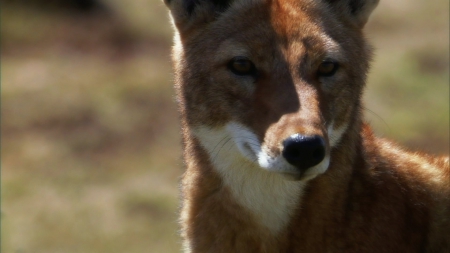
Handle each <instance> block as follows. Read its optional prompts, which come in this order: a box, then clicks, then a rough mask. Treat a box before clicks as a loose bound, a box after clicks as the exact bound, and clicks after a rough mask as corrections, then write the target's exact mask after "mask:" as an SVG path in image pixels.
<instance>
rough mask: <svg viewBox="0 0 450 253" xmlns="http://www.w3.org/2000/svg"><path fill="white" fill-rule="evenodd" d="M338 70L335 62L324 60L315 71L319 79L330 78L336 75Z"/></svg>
mask: <svg viewBox="0 0 450 253" xmlns="http://www.w3.org/2000/svg"><path fill="white" fill-rule="evenodd" d="M338 68H339V64H338V63H337V62H335V61H331V60H325V61H323V62H322V63H321V64H320V65H319V68H318V69H317V74H318V75H319V76H321V77H328V76H332V75H334V74H335V73H336V71H337V70H338Z"/></svg>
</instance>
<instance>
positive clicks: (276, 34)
mask: <svg viewBox="0 0 450 253" xmlns="http://www.w3.org/2000/svg"><path fill="white" fill-rule="evenodd" d="M377 3H378V1H377V0H231V1H227V0H166V5H167V6H168V7H169V9H170V11H171V16H172V20H173V24H174V26H175V28H176V31H177V32H176V36H175V47H174V55H173V58H174V62H175V72H176V85H175V86H176V89H177V93H178V100H179V103H180V111H181V114H182V118H183V122H184V124H185V125H186V126H187V128H188V129H189V130H188V132H189V133H187V135H191V136H192V138H196V139H198V140H199V141H200V143H201V144H202V146H203V147H204V148H205V149H206V150H207V151H208V152H209V154H210V156H211V159H214V157H217V152H225V153H227V154H226V155H224V154H222V157H227V158H226V159H229V160H234V161H236V160H239V161H240V159H242V160H245V161H247V162H249V163H251V164H254V165H255V166H256V167H258V168H259V169H263V170H267V171H271V172H275V173H279V174H282V175H286V176H287V177H289V178H294V179H300V180H308V179H311V178H314V177H315V176H317V175H319V174H321V173H323V172H325V171H326V170H327V168H328V166H329V163H330V152H331V150H332V149H333V148H334V147H336V146H337V145H339V143H340V141H341V139H342V137H343V136H344V135H345V133H347V132H348V131H351V127H350V126H352V125H354V124H355V121H357V120H358V119H359V118H360V115H359V114H360V103H361V101H360V100H361V95H362V90H363V87H364V83H365V79H366V73H367V69H368V65H369V60H370V47H369V46H367V44H366V42H365V41H364V39H363V37H364V36H363V35H362V28H363V26H364V24H365V23H366V22H367V19H368V17H369V15H370V13H371V12H372V10H373V9H374V8H375V6H376V5H377ZM229 140H231V141H229ZM221 142H223V143H221ZM224 143H226V144H224ZM225 145H231V146H230V147H227V148H224V146H225ZM217 150H219V151H217ZM218 157H221V156H220V155H219V156H218Z"/></svg>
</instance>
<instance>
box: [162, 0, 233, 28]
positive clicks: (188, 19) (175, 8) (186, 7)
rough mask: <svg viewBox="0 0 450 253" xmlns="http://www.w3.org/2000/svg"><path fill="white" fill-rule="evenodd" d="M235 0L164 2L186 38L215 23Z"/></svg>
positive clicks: (175, 0)
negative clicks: (187, 35) (195, 31)
mask: <svg viewBox="0 0 450 253" xmlns="http://www.w3.org/2000/svg"><path fill="white" fill-rule="evenodd" d="M232 1H233V0H164V3H165V4H166V6H167V7H168V8H169V9H170V14H171V16H172V19H173V22H174V24H175V26H176V28H177V30H178V31H179V33H180V35H181V36H182V37H184V35H185V34H189V33H190V32H192V31H194V30H196V29H199V28H201V27H202V26H204V25H206V24H208V23H209V22H211V21H214V20H215V19H216V18H217V16H218V15H220V14H221V13H222V12H224V11H225V10H226V9H227V8H228V7H229V6H230V4H231V2H232Z"/></svg>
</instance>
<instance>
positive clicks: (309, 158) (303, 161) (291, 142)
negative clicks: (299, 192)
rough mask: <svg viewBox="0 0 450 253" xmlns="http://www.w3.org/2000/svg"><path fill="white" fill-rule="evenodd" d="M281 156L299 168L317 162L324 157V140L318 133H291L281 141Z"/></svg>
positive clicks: (307, 166)
mask: <svg viewBox="0 0 450 253" xmlns="http://www.w3.org/2000/svg"><path fill="white" fill-rule="evenodd" d="M283 146H284V148H283V157H284V158H285V159H286V160H287V161H288V163H290V164H292V165H294V166H295V167H297V168H299V169H300V170H306V169H308V168H311V167H312V166H314V165H317V164H319V163H320V162H321V161H322V160H323V158H325V141H324V139H323V138H322V137H320V136H318V135H314V136H303V135H300V134H294V135H291V136H290V137H289V138H287V139H286V140H284V141H283Z"/></svg>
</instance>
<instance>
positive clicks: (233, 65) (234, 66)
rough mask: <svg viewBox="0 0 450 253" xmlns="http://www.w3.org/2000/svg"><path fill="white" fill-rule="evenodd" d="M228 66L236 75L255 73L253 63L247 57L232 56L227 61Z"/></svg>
mask: <svg viewBox="0 0 450 253" xmlns="http://www.w3.org/2000/svg"><path fill="white" fill-rule="evenodd" d="M228 68H229V69H230V70H231V72H233V73H234V74H236V75H239V76H245V75H254V74H255V73H256V69H255V64H253V62H252V61H250V60H249V59H248V58H247V57H243V56H237V57H234V58H233V59H232V60H231V61H230V62H229V63H228Z"/></svg>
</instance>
